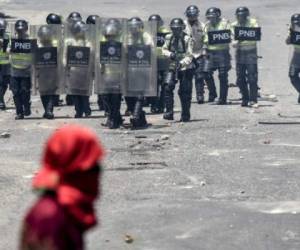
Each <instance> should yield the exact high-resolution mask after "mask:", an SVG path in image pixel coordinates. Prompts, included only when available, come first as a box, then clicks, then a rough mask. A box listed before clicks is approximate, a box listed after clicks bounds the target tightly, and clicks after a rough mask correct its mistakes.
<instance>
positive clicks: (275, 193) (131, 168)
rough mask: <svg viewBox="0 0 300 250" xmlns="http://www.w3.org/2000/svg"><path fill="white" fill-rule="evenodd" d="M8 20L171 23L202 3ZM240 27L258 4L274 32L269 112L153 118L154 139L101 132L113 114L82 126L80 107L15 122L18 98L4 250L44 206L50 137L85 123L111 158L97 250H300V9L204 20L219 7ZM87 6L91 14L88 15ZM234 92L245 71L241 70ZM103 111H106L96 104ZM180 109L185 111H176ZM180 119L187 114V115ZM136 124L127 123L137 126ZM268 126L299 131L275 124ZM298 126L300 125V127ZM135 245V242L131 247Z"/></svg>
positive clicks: (2, 162)
mask: <svg viewBox="0 0 300 250" xmlns="http://www.w3.org/2000/svg"><path fill="white" fill-rule="evenodd" d="M0 2H6V3H3V4H2V6H1V8H0V10H4V11H5V12H7V13H8V14H11V15H16V16H22V17H25V18H28V19H30V20H32V21H33V23H38V22H40V21H41V20H43V19H44V18H45V16H46V14H47V13H48V12H50V11H51V12H52V11H53V12H59V13H61V14H63V15H66V14H67V13H68V12H70V11H72V10H76V7H77V8H78V9H77V10H79V11H80V12H82V13H84V14H85V15H86V14H88V13H98V14H102V15H104V16H126V17H129V16H133V15H140V16H142V17H144V18H145V17H147V16H148V15H149V14H151V13H154V12H158V13H161V14H162V16H164V17H166V18H168V19H169V18H171V17H173V16H182V15H183V12H184V9H185V7H186V6H187V5H188V4H189V3H192V1H179V0H173V1H163V0H162V1H157V0H154V1H148V0H146V1H138V0H133V1H129V0H128V1H124V0H120V1H106V2H101V3H100V2H99V1H95V0H87V1H85V2H84V4H83V2H82V1H78V0H75V1H64V3H63V4H62V3H61V1H58V0H53V1H51V2H50V1H49V2H46V1H42V0H39V1H37V0H36V1H34V0H26V1H21V0H20V1H11V2H8V1H0ZM212 5H215V6H218V7H220V8H221V9H222V10H223V12H224V16H225V17H227V18H231V19H232V17H233V13H234V10H235V8H236V7H238V6H240V5H248V6H249V7H250V9H251V10H252V12H253V15H254V16H257V17H258V18H259V20H260V22H261V25H262V27H263V41H262V43H261V46H260V48H261V51H260V54H261V55H262V56H263V59H262V60H261V61H260V73H259V79H260V80H259V85H260V87H261V88H262V90H261V92H262V93H263V94H264V95H270V94H274V95H276V96H277V100H278V102H274V101H273V100H271V101H270V99H269V98H263V100H262V101H260V103H259V104H260V107H259V108H258V109H250V108H241V107H240V105H239V102H238V101H237V99H238V98H239V93H238V90H237V88H230V98H231V99H232V103H231V105H227V106H216V105H210V104H205V105H197V104H193V105H192V122H190V123H187V124H181V123H179V122H172V123H168V122H166V121H163V120H162V119H161V116H160V115H149V117H148V120H149V122H151V123H152V124H153V126H152V127H150V128H149V129H147V130H140V131H130V130H127V129H120V130H114V131H110V130H107V129H105V128H103V127H101V122H103V121H104V118H103V113H101V112H98V111H95V112H94V113H93V116H94V117H93V118H92V119H81V120H75V119H73V118H72V117H73V115H74V110H73V108H70V107H61V108H58V109H56V111H55V114H56V115H57V116H58V119H56V120H53V121H45V120H42V119H40V117H41V115H42V108H41V105H40V102H39V100H38V97H34V98H33V116H32V118H30V119H26V120H24V121H18V122H16V121H15V120H14V119H13V118H14V110H13V109H12V107H13V105H12V102H11V99H10V100H9V107H10V108H9V109H8V110H7V111H6V112H1V113H0V132H1V133H2V132H8V133H10V135H11V136H10V137H9V138H6V139H5V138H0V148H1V150H0V166H1V168H0V197H1V199H0V211H1V213H0V239H1V240H0V249H3V250H4V249H6V250H10V249H16V248H17V244H18V236H19V230H20V222H21V220H22V216H23V214H24V213H25V211H26V210H27V209H28V207H30V205H31V204H32V201H33V200H34V198H35V196H34V195H33V194H32V192H31V189H30V182H31V177H32V175H33V174H34V173H35V172H36V171H37V169H38V168H39V165H40V163H39V162H40V157H41V152H42V149H43V146H44V142H45V140H46V138H47V137H48V136H49V134H50V133H51V132H52V131H53V130H54V129H55V128H56V127H57V126H59V125H62V124H65V123H74V122H77V123H80V124H84V125H87V126H89V127H92V128H94V129H95V130H96V131H97V133H98V134H99V137H100V138H101V140H102V142H103V144H104V145H105V146H106V148H107V158H106V160H105V163H104V165H105V173H104V176H103V184H102V185H103V189H102V196H101V200H100V201H98V202H97V211H98V213H99V218H100V219H101V224H100V225H99V226H98V227H97V228H95V229H94V230H93V231H92V232H91V233H89V234H88V235H87V245H88V249H90V250H96V249H97V250H98V249H107V250H119V249H122V250H123V249H124V250H127V249H137V250H140V249H141V250H188V249H201V250H202V249H205V250H206V249H209V250H211V249H212V250H219V249H220V250H221V249H222V250H235V249H239V250H240V249H247V250H248V249H249V250H250V249H251V250H252V249H255V250H263V249H269V250H286V249H288V250H292V249H293V250H296V249H300V226H299V219H300V215H299V213H300V192H299V191H300V185H299V178H300V168H299V165H298V164H299V160H300V154H299V147H300V143H299V141H300V134H299V128H300V125H299V123H300V111H299V105H297V94H296V92H295V91H294V89H293V88H292V87H291V85H290V83H289V79H288V77H287V72H288V58H289V48H288V46H286V45H285V44H284V40H285V36H286V34H287V23H288V22H289V19H290V15H291V14H293V13H294V12H296V7H297V6H298V5H299V3H298V0H290V1H288V2H287V1H279V0H278V1H276V0H269V1H267V0H260V1H258V0H253V1H251V2H250V1H221V0H220V1H207V0H205V1H201V2H200V3H199V7H200V9H201V13H202V17H203V13H204V12H205V10H206V9H207V8H208V7H210V6H212ZM79 6H80V7H79ZM230 78H231V82H234V79H235V77H234V67H233V69H232V71H231V76H230ZM92 106H93V109H96V108H97V106H96V103H95V100H94V99H93V104H92ZM177 108H179V105H178V102H177ZM176 119H177V120H178V119H179V113H176ZM127 121H128V118H127ZM260 122H273V123H278V122H280V123H286V122H291V123H295V124H277V125H276V124H275V125H267V124H260ZM297 123H298V124H297ZM126 234H128V235H130V236H131V237H132V238H133V240H134V241H133V242H132V243H131V244H128V243H126V242H125V240H124V237H125V235H126Z"/></svg>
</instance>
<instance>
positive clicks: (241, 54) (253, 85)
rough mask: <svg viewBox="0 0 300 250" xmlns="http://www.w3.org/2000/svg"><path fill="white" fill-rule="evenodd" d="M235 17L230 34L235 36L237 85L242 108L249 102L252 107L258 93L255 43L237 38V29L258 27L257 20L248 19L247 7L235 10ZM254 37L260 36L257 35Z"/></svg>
mask: <svg viewBox="0 0 300 250" xmlns="http://www.w3.org/2000/svg"><path fill="white" fill-rule="evenodd" d="M235 15H236V21H235V22H233V23H232V32H233V33H234V34H235V36H234V37H235V41H234V42H233V47H234V48H235V49H236V55H235V56H236V75H237V85H238V86H239V88H240V92H241V94H242V106H243V107H247V106H248V104H249V102H250V105H251V106H254V105H256V104H257V93H258V86H257V81H258V67H257V58H258V57H257V41H255V40H253V39H256V38H253V37H250V38H248V37H246V36H243V37H241V36H239V34H240V33H241V32H239V31H238V29H237V28H239V29H243V28H247V29H248V30H249V29H250V28H258V27H259V26H258V22H257V20H256V19H255V18H252V17H250V11H249V9H248V8H247V7H239V8H237V9H236V12H235ZM253 32H254V33H255V32H258V30H255V29H254V30H253ZM254 33H253V34H254ZM256 36H257V37H258V36H260V35H259V34H257V35H256ZM249 39H250V40H249ZM257 39H260V38H257Z"/></svg>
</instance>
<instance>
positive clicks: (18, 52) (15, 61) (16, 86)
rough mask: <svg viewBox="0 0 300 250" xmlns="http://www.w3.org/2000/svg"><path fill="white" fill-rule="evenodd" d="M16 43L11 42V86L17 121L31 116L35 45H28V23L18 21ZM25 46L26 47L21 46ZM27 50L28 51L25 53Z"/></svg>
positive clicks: (16, 24)
mask: <svg viewBox="0 0 300 250" xmlns="http://www.w3.org/2000/svg"><path fill="white" fill-rule="evenodd" d="M14 37H15V39H16V40H15V41H11V53H10V61H11V84H10V88H11V90H12V92H13V98H14V103H15V106H16V113H17V115H16V118H15V119H16V120H19V119H24V116H29V115H31V101H30V89H31V77H30V74H31V66H32V50H33V46H34V45H33V44H32V43H30V42H29V43H28V39H29V34H28V23H27V22H26V21H25V20H17V22H16V23H15V35H14ZM20 44H24V45H26V46H19V45H20ZM24 50H26V51H24Z"/></svg>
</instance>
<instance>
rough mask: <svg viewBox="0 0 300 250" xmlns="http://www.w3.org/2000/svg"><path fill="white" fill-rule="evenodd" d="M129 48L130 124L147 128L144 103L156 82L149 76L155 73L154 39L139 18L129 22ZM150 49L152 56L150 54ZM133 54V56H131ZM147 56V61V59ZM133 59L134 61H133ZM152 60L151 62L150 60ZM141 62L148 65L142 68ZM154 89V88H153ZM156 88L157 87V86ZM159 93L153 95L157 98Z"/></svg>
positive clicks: (133, 126) (128, 92)
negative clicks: (153, 60) (148, 90)
mask: <svg viewBox="0 0 300 250" xmlns="http://www.w3.org/2000/svg"><path fill="white" fill-rule="evenodd" d="M127 26H128V34H127V47H130V48H131V49H130V50H129V48H128V50H129V52H128V55H127V56H128V68H127V79H128V85H127V86H128V88H127V90H126V95H125V96H126V103H127V109H128V111H130V113H131V118H130V123H131V125H132V128H133V129H136V128H142V127H146V126H147V120H146V113H145V111H144V110H143V102H144V98H145V96H146V95H145V94H147V93H146V89H149V86H150V85H152V83H154V84H155V85H156V83H157V82H156V79H155V82H154V81H153V76H151V75H150V74H149V70H150V71H151V72H153V71H154V69H153V68H154V67H153V62H152V60H151V55H152V54H153V53H154V51H153V49H154V47H155V46H154V37H153V36H155V34H153V36H151V34H149V32H146V31H145V29H144V22H143V21H142V20H141V19H140V18H139V17H132V18H130V19H129V20H128V22H127ZM148 49H150V54H151V55H147V54H148V52H149V51H148ZM131 53H132V54H131ZM145 56H147V57H148V58H147V60H144V59H145ZM132 59H133V60H132ZM149 59H150V60H149ZM140 62H143V63H144V62H145V63H146V65H144V66H143V67H140V64H139V63H140ZM153 87H154V86H153ZM155 87H156V86H155ZM156 94H157V93H155V94H153V96H155V95H156Z"/></svg>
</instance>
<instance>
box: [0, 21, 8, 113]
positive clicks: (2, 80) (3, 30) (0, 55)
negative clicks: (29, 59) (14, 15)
mask: <svg viewBox="0 0 300 250" xmlns="http://www.w3.org/2000/svg"><path fill="white" fill-rule="evenodd" d="M8 44H9V33H8V32H7V22H6V21H5V19H3V18H0V109H1V110H5V109H6V106H5V101H4V95H5V93H6V90H7V88H8V85H9V82H10V63H9V54H8V51H7V49H8Z"/></svg>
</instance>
